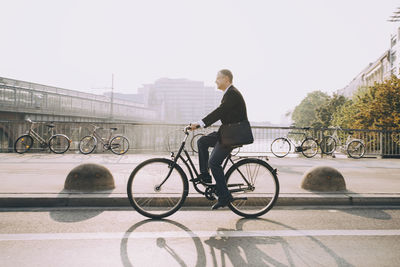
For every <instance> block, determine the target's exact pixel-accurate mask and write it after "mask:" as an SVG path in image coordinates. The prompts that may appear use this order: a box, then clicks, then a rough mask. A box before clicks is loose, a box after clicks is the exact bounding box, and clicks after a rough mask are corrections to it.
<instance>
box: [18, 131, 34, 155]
mask: <svg viewBox="0 0 400 267" xmlns="http://www.w3.org/2000/svg"><path fill="white" fill-rule="evenodd" d="M32 145H33V138H32V136H30V135H29V134H24V135H21V136H20V137H18V139H17V140H16V141H15V143H14V151H15V152H17V153H18V154H23V153H26V152H28V151H29V150H30V149H31V147H32Z"/></svg>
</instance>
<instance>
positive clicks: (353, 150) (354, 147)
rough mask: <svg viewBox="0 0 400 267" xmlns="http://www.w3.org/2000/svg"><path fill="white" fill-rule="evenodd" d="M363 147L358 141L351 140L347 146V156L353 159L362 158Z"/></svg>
mask: <svg viewBox="0 0 400 267" xmlns="http://www.w3.org/2000/svg"><path fill="white" fill-rule="evenodd" d="M364 153H365V146H364V144H363V143H362V142H361V141H360V140H353V141H351V142H350V143H349V145H348V146H347V154H348V155H349V156H350V157H352V158H353V159H359V158H362V157H363V156H364Z"/></svg>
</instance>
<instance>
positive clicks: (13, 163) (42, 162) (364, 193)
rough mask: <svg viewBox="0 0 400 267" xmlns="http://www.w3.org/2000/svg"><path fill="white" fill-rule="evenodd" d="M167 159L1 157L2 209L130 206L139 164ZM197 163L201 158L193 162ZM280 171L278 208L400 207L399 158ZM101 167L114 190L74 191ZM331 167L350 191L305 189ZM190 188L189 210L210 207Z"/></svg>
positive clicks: (296, 163) (292, 164)
mask: <svg viewBox="0 0 400 267" xmlns="http://www.w3.org/2000/svg"><path fill="white" fill-rule="evenodd" d="M153 157H167V158H168V154H165V155H151V154H128V155H124V156H117V155H113V154H93V155H82V154H75V153H73V154H72V153H70V154H64V155H56V154H50V153H41V154H23V155H19V154H16V153H2V154H0V169H1V172H0V185H1V186H0V207H61V206H70V207H76V206H93V207H98V206H110V207H112V206H118V207H121V206H130V204H129V201H128V198H127V195H126V184H127V180H128V178H129V175H130V173H131V171H132V170H133V169H134V168H135V167H136V165H138V164H139V163H140V162H142V161H144V160H146V159H149V158H153ZM192 159H193V161H194V162H195V163H197V161H198V159H197V157H193V158H192ZM268 162H269V164H270V165H272V166H273V167H274V168H277V169H278V178H279V182H280V194H279V199H278V203H277V205H280V206H286V205H292V206H299V205H300V206H301V205H316V206H319V205H400V160H399V159H371V158H368V159H359V160H355V159H345V158H336V159H332V158H324V159H321V158H317V157H316V158H312V159H305V158H295V157H291V158H290V157H289V158H283V159H278V158H275V157H273V156H271V157H269V161H268ZM83 163H97V164H101V165H103V166H105V167H106V168H108V169H109V170H110V171H111V173H112V174H113V176H114V180H115V186H116V188H115V189H114V190H112V191H111V192H100V193H98V192H96V193H93V192H78V193H77V192H69V191H65V190H63V187H64V182H65V178H66V177H67V175H68V173H69V172H70V171H71V170H72V169H73V168H74V167H76V166H78V165H80V164H83ZM320 165H324V166H330V167H333V168H336V169H337V170H339V171H340V172H341V173H342V175H343V176H344V178H345V181H346V186H347V191H346V192H338V193H315V192H309V191H306V190H303V189H301V188H300V184H301V180H302V176H303V174H304V173H305V172H306V171H307V170H308V169H310V168H312V167H314V166H320ZM211 205H212V203H211V202H210V201H208V200H207V199H206V198H205V197H204V196H202V195H199V194H197V193H195V190H194V189H193V188H192V186H190V190H189V196H188V199H187V200H186V202H185V206H211Z"/></svg>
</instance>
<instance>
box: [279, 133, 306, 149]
mask: <svg viewBox="0 0 400 267" xmlns="http://www.w3.org/2000/svg"><path fill="white" fill-rule="evenodd" d="M289 134H298V135H302V136H303V139H302V140H301V141H300V145H299V146H296V144H295V143H294V142H293V141H292V139H290V138H289ZM307 137H308V136H307V135H306V133H296V132H295V133H288V134H287V135H286V136H285V138H286V140H288V141H289V143H290V144H292V145H293V146H294V149H295V152H298V151H296V149H297V148H299V147H301V143H302V142H303V141H304V140H306V139H307Z"/></svg>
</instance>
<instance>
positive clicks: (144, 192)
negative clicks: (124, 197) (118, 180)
mask: <svg viewBox="0 0 400 267" xmlns="http://www.w3.org/2000/svg"><path fill="white" fill-rule="evenodd" d="M172 165H173V161H171V160H169V159H164V158H156V159H150V160H146V161H144V162H142V163H141V164H139V165H138V166H137V167H136V168H135V169H134V170H133V171H132V173H131V175H130V176H129V180H128V187H127V193H128V198H129V201H130V203H131V205H132V207H133V208H134V209H135V210H136V211H137V212H139V213H140V214H142V215H144V216H146V217H149V218H152V219H161V218H164V217H167V216H169V215H171V214H173V213H175V212H176V211H177V210H178V209H179V208H180V207H181V206H182V205H183V202H184V201H185V199H186V197H187V195H188V191H189V186H188V181H187V177H186V175H185V173H184V172H183V170H182V168H181V167H180V166H179V165H177V164H175V166H174V167H173V168H172V169H171V167H172ZM162 183H163V184H162Z"/></svg>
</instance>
